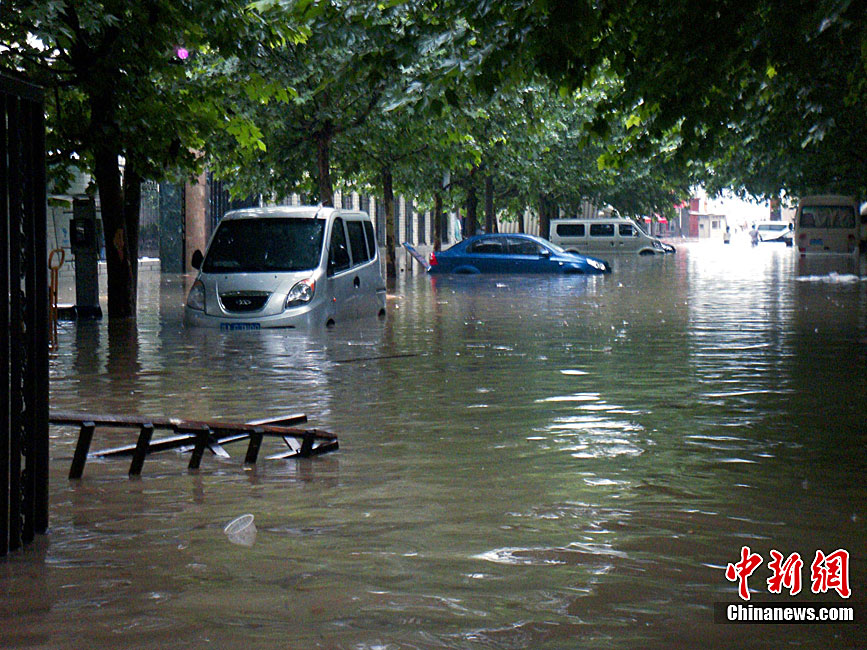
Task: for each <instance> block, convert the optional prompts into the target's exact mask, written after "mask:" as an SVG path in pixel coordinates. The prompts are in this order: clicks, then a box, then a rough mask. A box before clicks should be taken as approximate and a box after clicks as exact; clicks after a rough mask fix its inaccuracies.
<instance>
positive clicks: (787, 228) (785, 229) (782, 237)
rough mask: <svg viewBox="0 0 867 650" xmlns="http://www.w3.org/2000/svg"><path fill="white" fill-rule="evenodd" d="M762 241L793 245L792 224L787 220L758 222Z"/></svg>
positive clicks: (757, 226)
mask: <svg viewBox="0 0 867 650" xmlns="http://www.w3.org/2000/svg"><path fill="white" fill-rule="evenodd" d="M756 230H758V231H759V241H760V242H778V243H783V244H785V245H786V246H791V245H792V239H793V235H794V231H793V226H792V224H790V223H788V222H785V221H760V222H759V223H758V224H756Z"/></svg>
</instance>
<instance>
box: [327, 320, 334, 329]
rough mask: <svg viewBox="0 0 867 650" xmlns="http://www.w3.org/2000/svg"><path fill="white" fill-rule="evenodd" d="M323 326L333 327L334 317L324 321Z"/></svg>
mask: <svg viewBox="0 0 867 650" xmlns="http://www.w3.org/2000/svg"><path fill="white" fill-rule="evenodd" d="M325 327H328V328H331V327H334V319H333V318H329V319H328V320H327V321H325Z"/></svg>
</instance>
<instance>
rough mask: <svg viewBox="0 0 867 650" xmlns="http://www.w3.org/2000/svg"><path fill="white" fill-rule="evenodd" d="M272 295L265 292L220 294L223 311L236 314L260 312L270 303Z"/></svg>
mask: <svg viewBox="0 0 867 650" xmlns="http://www.w3.org/2000/svg"><path fill="white" fill-rule="evenodd" d="M270 296H271V294H270V293H267V292H263V291H246V292H238V293H223V294H220V303H222V305H223V309H225V310H226V311H230V312H235V313H244V312H249V311H259V310H260V309H262V307H264V306H265V303H266V302H268V298H269V297H270Z"/></svg>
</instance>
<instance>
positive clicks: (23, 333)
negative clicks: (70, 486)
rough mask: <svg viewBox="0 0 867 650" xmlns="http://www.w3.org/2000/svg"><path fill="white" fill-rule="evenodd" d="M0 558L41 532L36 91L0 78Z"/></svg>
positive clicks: (43, 454) (41, 244)
mask: <svg viewBox="0 0 867 650" xmlns="http://www.w3.org/2000/svg"><path fill="white" fill-rule="evenodd" d="M0 146H2V155H0V263H2V268H0V288H2V289H5V293H6V296H7V297H6V298H3V299H0V374H2V375H3V378H2V384H0V556H2V555H6V554H7V553H8V552H9V551H11V550H15V549H17V548H19V547H20V546H21V545H22V544H25V543H27V542H30V541H31V540H32V539H33V537H34V535H35V533H44V532H45V531H46V530H47V529H48V281H47V276H48V271H47V260H46V250H45V247H46V240H45V219H46V214H45V211H46V203H45V118H44V112H43V101H42V91H41V90H40V89H39V88H36V87H34V86H31V85H30V84H27V83H23V82H21V81H19V80H17V79H14V78H11V77H6V76H2V75H0Z"/></svg>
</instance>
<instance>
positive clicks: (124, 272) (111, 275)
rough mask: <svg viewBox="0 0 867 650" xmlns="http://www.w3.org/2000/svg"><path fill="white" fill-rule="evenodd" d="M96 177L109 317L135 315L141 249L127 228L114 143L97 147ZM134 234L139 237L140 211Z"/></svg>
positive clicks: (133, 316)
mask: <svg viewBox="0 0 867 650" xmlns="http://www.w3.org/2000/svg"><path fill="white" fill-rule="evenodd" d="M94 177H95V179H96V184H97V187H98V188H99V202H100V206H101V211H102V225H103V231H104V233H105V264H106V275H107V281H108V317H109V319H112V318H135V315H136V289H137V285H136V277H137V275H138V254H137V253H138V251H136V252H135V253H133V251H132V249H131V248H130V241H129V233H128V232H127V228H126V209H125V208H126V205H125V202H124V197H123V188H122V187H121V180H120V169H119V167H118V153H117V152H116V151H114V150H113V149H112V148H111V147H109V146H106V145H102V146H99V145H97V146H95V147H94ZM134 237H135V239H136V241H137V240H138V212H136V222H135V233H134Z"/></svg>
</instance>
